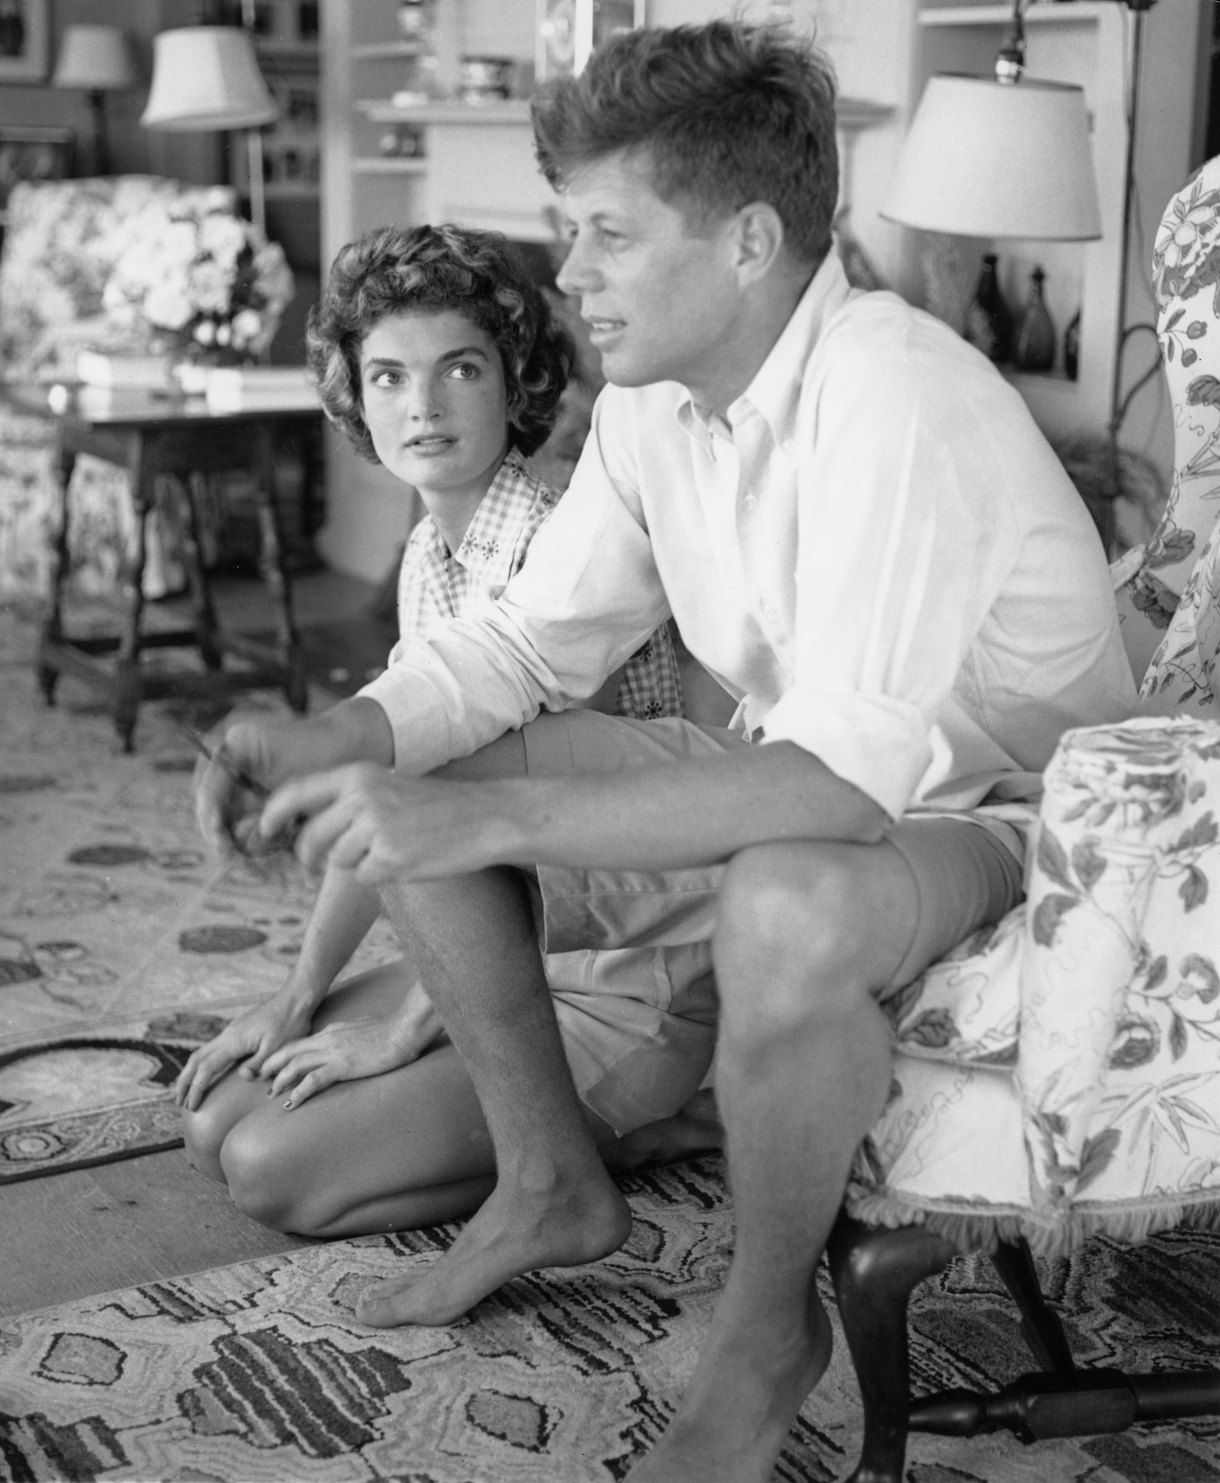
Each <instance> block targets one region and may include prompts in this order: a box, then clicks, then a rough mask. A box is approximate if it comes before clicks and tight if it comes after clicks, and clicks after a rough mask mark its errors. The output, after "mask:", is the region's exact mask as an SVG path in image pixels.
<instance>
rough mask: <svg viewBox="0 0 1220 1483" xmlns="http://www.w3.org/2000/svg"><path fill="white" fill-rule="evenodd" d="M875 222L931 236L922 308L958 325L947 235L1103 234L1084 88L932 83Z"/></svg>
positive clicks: (955, 274) (955, 264)
mask: <svg viewBox="0 0 1220 1483" xmlns="http://www.w3.org/2000/svg"><path fill="white" fill-rule="evenodd" d="M1002 55H1003V54H1002ZM881 215H882V216H884V217H886V218H887V219H888V220H890V221H896V222H899V223H901V224H902V225H903V226H908V227H916V228H919V229H920V230H922V231H925V232H932V233H934V234H936V238H937V240H936V241H935V242H934V243H930V244H929V246H928V249H927V251H926V253H925V256H924V272H925V275H926V279H927V285H928V295H929V307H930V308H932V309H934V310H939V311H942V317H944V318H946V319H947V320H948V321H949V322H950V323H956V325H957V327H958V328H961V318H962V315H963V314H964V309H965V304H966V302H967V300H968V296H969V289H968V288H966V287H964V280H963V277H962V273H961V263H960V258H959V257H958V256H957V253H956V251H955V248H954V246H953V244H951V243H950V242H949V240H948V238H950V237H984V238H996V237H1015V238H1022V239H1029V240H1035V239H1040V240H1048V241H1088V240H1091V239H1094V238H1097V237H1100V236H1101V216H1100V213H1099V210H1098V205H1097V183H1096V179H1095V177H1094V172H1093V153H1092V147H1091V145H1090V142H1089V117H1088V110H1087V109H1086V107H1085V99H1084V90H1083V89H1082V88H1079V87H1074V86H1070V85H1068V84H1065V83H1054V82H1039V81H1035V80H1033V79H1031V78H1027V77H1023V78H1021V80H1020V81H1013V82H1010V81H1005V80H1001V78H1000V76H996V77H966V76H959V75H954V74H949V73H946V74H938V75H937V76H935V77H932V78H930V79H929V81H928V85H927V87H926V89H925V90H924V94H923V97H922V98H921V99H920V103H919V107H918V109H917V110H916V112H915V117H914V119H913V120H912V122H911V127H910V130H909V131H908V133H907V136H906V139H905V140H904V142H903V146H902V151H901V153H900V155H899V159H898V167H897V170H896V172H895V175H894V180H893V183H892V184H891V186H890V192H889V195H888V197H887V199H886V201H885V204H884V205H883V206H882V208H881Z"/></svg>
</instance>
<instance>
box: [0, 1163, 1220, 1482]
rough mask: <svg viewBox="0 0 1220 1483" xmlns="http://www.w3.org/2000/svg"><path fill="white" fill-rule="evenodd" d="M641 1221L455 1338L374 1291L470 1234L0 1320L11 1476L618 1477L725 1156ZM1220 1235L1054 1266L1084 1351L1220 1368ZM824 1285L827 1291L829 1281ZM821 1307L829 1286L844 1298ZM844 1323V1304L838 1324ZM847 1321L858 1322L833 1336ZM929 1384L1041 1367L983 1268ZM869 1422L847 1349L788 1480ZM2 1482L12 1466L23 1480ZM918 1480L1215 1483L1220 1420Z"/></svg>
mask: <svg viewBox="0 0 1220 1483" xmlns="http://www.w3.org/2000/svg"><path fill="white" fill-rule="evenodd" d="M624 1188H625V1190H626V1193H627V1195H628V1198H629V1199H630V1201H631V1205H632V1209H633V1213H634V1216H635V1227H634V1230H633V1233H632V1236H631V1238H630V1240H629V1241H628V1243H627V1245H626V1246H625V1247H624V1248H623V1249H622V1250H621V1251H619V1252H616V1253H615V1254H614V1255H613V1256H612V1257H609V1258H608V1259H606V1260H605V1261H602V1262H599V1263H597V1264H596V1265H592V1266H588V1267H579V1268H572V1269H567V1270H563V1269H551V1270H548V1271H545V1272H540V1273H536V1274H534V1275H532V1276H529V1277H525V1278H522V1279H520V1280H518V1281H516V1282H513V1283H510V1284H509V1285H508V1286H507V1287H506V1288H504V1289H502V1290H501V1291H500V1292H499V1293H497V1294H496V1295H494V1296H493V1297H491V1298H489V1299H488V1300H487V1301H486V1302H484V1303H483V1304H481V1305H480V1306H479V1308H478V1309H477V1310H476V1312H475V1314H474V1316H473V1317H472V1318H470V1319H468V1320H466V1321H465V1322H464V1323H462V1324H460V1325H457V1326H454V1327H452V1328H440V1329H394V1330H374V1329H368V1328H364V1327H362V1326H361V1325H360V1324H359V1323H357V1322H356V1321H355V1319H354V1317H353V1308H354V1301H355V1297H356V1295H357V1294H358V1293H359V1292H360V1291H361V1290H363V1289H364V1288H365V1287H366V1286H368V1285H369V1284H370V1283H372V1282H374V1281H377V1280H380V1279H382V1278H385V1277H388V1276H401V1275H407V1274H409V1273H410V1272H411V1271H412V1270H414V1269H417V1268H421V1269H422V1268H423V1267H424V1266H426V1265H427V1264H428V1263H429V1262H431V1261H432V1260H433V1259H434V1257H435V1255H436V1253H437V1252H438V1251H440V1250H442V1249H444V1247H445V1246H447V1245H448V1243H449V1241H450V1240H451V1239H452V1236H453V1234H454V1229H455V1228H454V1227H452V1226H441V1227H433V1228H431V1229H428V1230H423V1231H418V1232H412V1233H406V1234H402V1235H396V1236H373V1237H365V1238H362V1239H359V1240H349V1241H338V1242H334V1243H328V1244H321V1245H317V1246H312V1247H308V1248H304V1249H302V1250H299V1251H295V1252H291V1253H289V1254H287V1255H280V1256H275V1257H267V1258H262V1259H260V1260H258V1261H252V1262H242V1263H238V1264H236V1265H234V1266H231V1267H225V1268H221V1269H219V1270H217V1271H213V1272H205V1273H202V1274H199V1275H197V1276H193V1277H183V1278H177V1279H174V1280H172V1281H163V1282H155V1283H148V1284H146V1285H144V1286H141V1287H138V1288H131V1289H129V1290H127V1291H124V1292H117V1293H110V1294H107V1295H104V1296H101V1297H95V1298H90V1299H88V1300H86V1301H84V1302H78V1303H72V1304H67V1305H64V1306H60V1307H56V1308H50V1309H44V1310H43V1311H41V1312H38V1313H30V1314H24V1315H22V1316H20V1317H17V1318H10V1319H6V1320H0V1476H4V1477H6V1478H10V1479H13V1480H19V1483H26V1480H29V1483H48V1480H61V1479H63V1480H67V1479H72V1480H93V1479H114V1480H123V1483H187V1480H190V1483H255V1480H271V1483H306V1480H310V1483H313V1480H317V1483H366V1480H383V1479H384V1480H394V1483H514V1480H520V1483H594V1480H599V1483H606V1480H613V1479H619V1478H622V1477H623V1476H624V1474H625V1473H626V1471H627V1469H628V1467H629V1466H630V1464H631V1461H632V1459H633V1458H634V1457H637V1456H638V1455H639V1454H640V1453H642V1452H643V1451H644V1450H645V1449H646V1448H647V1446H648V1445H649V1444H650V1442H651V1441H653V1440H654V1439H655V1438H656V1436H657V1435H658V1434H659V1432H660V1431H661V1430H662V1428H663V1427H664V1425H665V1423H666V1421H667V1419H668V1417H669V1415H670V1414H671V1412H672V1410H673V1407H674V1406H675V1404H676V1402H677V1400H678V1397H679V1396H680V1395H681V1392H682V1390H683V1388H684V1386H685V1383H686V1381H687V1379H688V1377H689V1374H690V1371H691V1369H692V1367H693V1365H694V1361H695V1355H696V1351H697V1348H698V1344H699V1342H700V1340H701V1337H702V1335H703V1333H704V1331H705V1327H706V1324H707V1321H708V1317H709V1315H710V1311H711V1307H712V1304H713V1302H714V1300H715V1297H716V1294H717V1292H718V1291H719V1289H720V1286H721V1284H722V1281H723V1277H724V1273H725V1269H726V1267H727V1264H728V1259H729V1254H730V1250H731V1239H732V1231H731V1221H730V1215H729V1211H728V1206H727V1201H726V1196H725V1190H724V1182H723V1171H722V1166H721V1163H720V1161H719V1160H718V1159H711V1158H709V1159H701V1160H698V1161H695V1162H692V1163H689V1164H686V1165H683V1166H676V1167H674V1168H671V1169H666V1170H660V1171H656V1172H654V1173H652V1174H646V1175H641V1176H637V1177H635V1178H632V1179H631V1180H628V1181H624ZM1218 1263H1220V1237H1218V1236H1217V1235H1215V1234H1214V1233H1206V1232H1191V1233H1185V1232H1184V1233H1174V1234H1172V1235H1169V1236H1163V1237H1157V1238H1155V1239H1154V1240H1153V1241H1152V1242H1150V1243H1149V1244H1148V1245H1146V1246H1144V1247H1142V1248H1139V1249H1137V1250H1127V1249H1124V1248H1121V1247H1119V1246H1117V1245H1116V1244H1115V1243H1113V1242H1110V1241H1109V1240H1107V1239H1105V1238H1101V1239H1098V1240H1095V1241H1093V1242H1091V1243H1089V1245H1088V1247H1087V1248H1086V1249H1085V1252H1084V1253H1083V1255H1081V1256H1079V1257H1077V1258H1073V1259H1072V1260H1070V1261H1069V1260H1064V1261H1060V1262H1056V1263H1053V1264H1049V1265H1045V1264H1044V1265H1043V1266H1042V1272H1043V1276H1044V1280H1045V1286H1046V1290H1047V1293H1048V1295H1049V1297H1050V1298H1051V1300H1052V1302H1053V1303H1054V1304H1055V1306H1056V1307H1057V1308H1058V1309H1059V1311H1060V1312H1061V1314H1062V1316H1063V1318H1064V1320H1065V1323H1066V1325H1067V1328H1068V1331H1069V1335H1070V1337H1071V1339H1072V1342H1073V1346H1074V1348H1075V1350H1076V1353H1077V1356H1078V1358H1079V1359H1080V1360H1081V1361H1082V1362H1085V1363H1090V1364H1095V1365H1106V1364H1110V1363H1114V1364H1118V1365H1123V1366H1126V1367H1128V1368H1131V1369H1154V1368H1166V1367H1171V1366H1172V1367H1177V1366H1181V1367H1198V1366H1200V1365H1204V1364H1208V1363H1211V1364H1216V1363H1218V1362H1220V1324H1218V1323H1217V1321H1216V1320H1217V1311H1216V1307H1217V1300H1216V1297H1215V1293H1216V1291H1217V1283H1216V1281H1215V1276H1216V1271H1217V1264H1218ZM822 1281H823V1287H824V1289H826V1288H828V1279H826V1277H825V1273H823V1274H822ZM824 1295H828V1293H825V1292H824ZM832 1312H833V1309H832ZM836 1322H837V1321H836ZM911 1348H912V1362H913V1369H914V1374H915V1382H916V1386H917V1388H918V1389H920V1390H928V1389H934V1388H940V1387H942V1386H950V1385H965V1386H969V1387H972V1388H975V1387H990V1386H994V1385H999V1384H1003V1383H1004V1382H1006V1381H1008V1380H1011V1379H1013V1378H1015V1376H1016V1375H1017V1374H1019V1373H1020V1372H1021V1371H1022V1370H1024V1369H1027V1368H1032V1367H1033V1366H1032V1364H1031V1363H1030V1362H1029V1361H1028V1357H1027V1356H1026V1354H1025V1351H1024V1348H1023V1346H1022V1344H1021V1341H1020V1339H1019V1337H1018V1334H1017V1328H1016V1320H1015V1314H1014V1310H1013V1309H1012V1307H1011V1304H1010V1303H1009V1302H1008V1300H1007V1298H1006V1296H1005V1295H1004V1292H1003V1289H1002V1287H1001V1285H1000V1282H999V1279H998V1278H997V1277H996V1275H995V1273H994V1271H993V1270H992V1268H991V1266H990V1263H988V1262H987V1261H986V1260H985V1259H982V1258H978V1259H969V1260H967V1259H961V1260H959V1261H956V1262H954V1263H953V1264H952V1265H951V1267H950V1268H949V1269H948V1271H947V1272H945V1273H944V1274H942V1276H941V1277H940V1278H939V1279H937V1280H935V1281H934V1282H932V1283H929V1284H927V1285H926V1286H925V1287H924V1288H923V1289H921V1290H920V1292H919V1293H917V1295H916V1298H915V1301H914V1303H913V1307H912V1325H911ZM859 1445H860V1408H859V1403H858V1399H857V1391H856V1387H855V1382H854V1378H853V1376H852V1373H851V1367H850V1362H849V1360H848V1358H847V1355H846V1351H845V1347H844V1345H843V1343H842V1336H841V1333H840V1332H839V1331H838V1330H837V1328H836V1348H835V1357H834V1359H833V1360H832V1363H831V1368H830V1370H829V1372H828V1374H827V1375H826V1377H825V1378H824V1380H823V1382H822V1384H821V1385H820V1386H819V1387H818V1389H817V1391H816V1392H815V1393H814V1395H813V1396H812V1397H811V1398H810V1400H809V1401H808V1402H807V1403H806V1405H805V1408H804V1410H803V1411H802V1413H801V1416H800V1418H799V1420H798V1422H797V1424H796V1426H795V1427H794V1428H793V1431H792V1433H791V1436H790V1438H789V1444H788V1446H787V1448H786V1449H785V1451H784V1454H783V1457H782V1459H781V1461H780V1464H779V1466H778V1468H777V1469H776V1472H775V1477H776V1479H778V1480H781V1483H830V1480H833V1479H838V1478H843V1477H845V1476H846V1475H847V1473H849V1472H850V1471H851V1469H852V1467H854V1465H855V1462H856V1459H857V1457H858V1451H859ZM5 1469H7V1471H5ZM906 1476H907V1480H908V1483H1086V1480H1087V1483H1203V1480H1210V1479H1216V1478H1220V1418H1215V1417H1211V1418H1200V1419H1198V1420H1195V1421H1190V1422H1187V1423H1173V1424H1163V1425H1159V1426H1156V1427H1139V1428H1135V1429H1133V1430H1131V1431H1128V1432H1125V1433H1122V1434H1119V1435H1115V1436H1103V1437H1098V1438H1090V1439H1084V1440H1078V1441H1077V1440H1072V1441H1048V1442H1039V1443H1035V1444H1033V1445H1031V1446H1026V1445H1023V1444H1022V1443H1021V1442H1019V1441H1017V1440H1016V1439H1015V1438H1013V1437H1011V1436H1009V1435H1008V1434H1006V1433H1005V1434H1000V1435H994V1436H984V1437H977V1438H973V1439H969V1440H966V1439H955V1438H941V1437H932V1436H915V1437H913V1438H912V1440H911V1444H910V1448H909V1452H908V1462H907V1475H906Z"/></svg>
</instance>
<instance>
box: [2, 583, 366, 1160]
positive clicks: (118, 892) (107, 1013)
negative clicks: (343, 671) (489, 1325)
mask: <svg viewBox="0 0 1220 1483" xmlns="http://www.w3.org/2000/svg"><path fill="white" fill-rule="evenodd" d="M34 640H35V630H34V627H33V625H32V624H31V623H30V622H29V621H26V620H23V619H22V618H21V617H19V616H18V615H17V614H16V613H15V612H13V611H11V610H8V611H5V610H0V686H2V687H3V702H2V704H0V1183H4V1182H8V1181H12V1180H16V1179H28V1178H32V1177H34V1176H36V1175H41V1174H47V1173H55V1172H59V1171H62V1170H66V1169H74V1168H83V1167H86V1166H87V1165H90V1164H97V1163H104V1162H108V1161H110V1160H113V1159H118V1158H125V1157H129V1156H131V1155H132V1154H136V1153H145V1152H149V1151H151V1150H153V1149H157V1148H166V1147H171V1146H173V1145H174V1144H176V1143H178V1142H180V1141H181V1139H180V1137H179V1135H178V1117H177V1112H176V1110H175V1108H174V1106H173V1102H172V1095H171V1091H170V1088H171V1087H172V1084H173V1081H174V1078H175V1077H176V1076H177V1073H178V1070H179V1068H180V1067H181V1065H182V1063H183V1061H184V1060H185V1059H186V1057H187V1056H188V1055H189V1054H190V1052H191V1051H192V1050H193V1049H194V1047H195V1046H197V1045H198V1044H200V1043H201V1042H202V1041H204V1040H207V1039H209V1038H210V1037H211V1036H212V1035H213V1034H214V1033H215V1032H216V1031H217V1030H218V1029H219V1028H220V1027H221V1025H223V1023H224V1022H225V1020H226V1019H228V1018H229V1017H230V1016H231V1015H232V1014H233V1013H234V1012H235V1011H237V1010H239V1009H241V1008H243V1007H245V1006H246V1005H248V1004H251V1003H253V1002H255V1001H257V1000H258V999H260V998H262V997H263V996H264V995H265V994H266V993H268V992H270V991H271V990H272V989H274V988H275V987H277V986H278V985H279V984H280V983H282V981H283V979H284V975H285V973H286V970H287V967H288V965H289V964H290V963H291V961H292V959H293V957H294V956H295V954H296V952H297V950H298V947H299V944H300V938H301V933H302V930H303V927H304V923H305V920H306V917H307V914H308V911H309V908H310V904H311V902H312V900H313V894H314V890H315V887H314V884H313V882H312V881H311V880H310V879H309V877H308V876H306V874H305V873H304V871H302V870H301V869H300V868H299V867H297V866H296V865H295V863H294V862H291V861H289V862H287V863H286V864H279V865H277V866H273V867H271V868H265V867H264V868H260V869H259V870H257V871H256V870H255V869H254V868H252V867H251V866H249V865H247V864H246V863H245V862H240V863H239V864H238V865H236V866H234V867H232V868H230V869H229V870H227V871H226V872H225V873H224V874H217V872H216V869H215V866H214V864H213V863H212V861H211V860H210V859H209V858H208V857H207V855H206V854H205V852H204V849H203V847H202V842H201V841H200V838H199V835H198V832H197V830H196V828H195V822H194V817H193V813H192V801H191V787H190V778H191V772H192V770H193V768H194V761H195V758H194V753H193V752H192V751H191V749H190V747H189V745H188V744H187V743H186V742H185V741H184V740H183V738H182V736H181V733H180V732H179V731H178V729H177V726H176V725H175V720H176V718H187V719H191V720H193V721H194V722H195V724H196V725H201V726H207V725H210V724H211V723H212V722H213V721H215V720H216V719H217V713H216V712H215V710H213V711H212V712H211V713H208V712H206V711H203V710H201V709H199V707H198V704H197V703H196V704H195V705H194V707H192V706H191V704H190V703H181V704H178V705H174V704H173V703H171V702H168V701H165V702H159V703H157V702H153V703H149V704H147V705H145V706H143V707H141V711H140V723H139V729H138V733H137V748H138V749H137V751H136V752H135V753H133V754H131V755H124V754H123V753H121V752H119V751H117V750H116V747H117V742H116V737H115V733H114V728H113V726H112V724H111V721H110V717H109V715H108V714H106V713H105V712H104V711H103V710H102V709H101V707H100V706H99V705H98V704H97V702H96V700H95V699H94V698H93V697H92V695H91V693H90V692H89V691H87V690H86V689H85V688H84V687H83V686H81V685H79V684H78V683H77V682H75V681H73V680H71V679H70V678H67V677H65V678H63V679H61V681H60V685H59V689H58V691H57V697H56V698H57V704H56V705H55V706H53V707H49V708H48V707H47V706H45V705H44V704H43V702H42V699H41V697H40V696H39V694H38V693H37V688H36V683H35V676H34V669H33V665H32V662H31V659H32V655H33V652H34ZM247 703H248V704H259V705H264V706H268V707H276V708H282V705H283V703H282V701H280V700H279V699H278V698H277V697H274V696H271V695H259V694H256V695H254V696H251V697H247V698H246V699H245V700H244V701H243V704H247ZM392 952H393V945H392V941H391V940H390V939H389V937H388V934H387V933H385V932H379V931H375V932H374V933H373V934H371V935H370V938H369V941H368V942H367V943H366V944H365V946H364V948H363V949H362V950H361V957H360V962H361V963H362V964H363V963H369V962H372V961H375V960H376V959H378V958H384V957H385V956H387V955H389V954H390V953H392Z"/></svg>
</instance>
